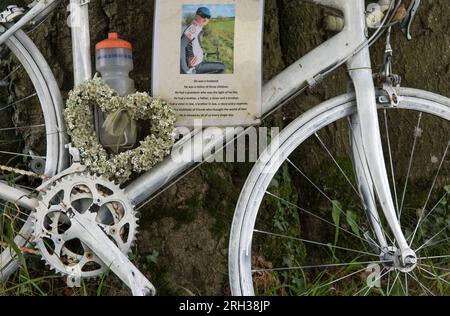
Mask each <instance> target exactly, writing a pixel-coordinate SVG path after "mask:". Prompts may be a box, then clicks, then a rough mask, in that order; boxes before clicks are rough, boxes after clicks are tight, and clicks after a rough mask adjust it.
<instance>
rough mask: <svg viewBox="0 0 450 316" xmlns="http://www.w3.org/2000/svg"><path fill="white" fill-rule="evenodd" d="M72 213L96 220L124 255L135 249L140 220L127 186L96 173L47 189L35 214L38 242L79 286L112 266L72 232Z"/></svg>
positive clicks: (57, 267)
mask: <svg viewBox="0 0 450 316" xmlns="http://www.w3.org/2000/svg"><path fill="white" fill-rule="evenodd" d="M70 212H77V213H78V214H80V215H81V216H86V217H87V218H89V219H91V220H95V221H96V223H97V224H98V225H99V226H100V228H101V229H102V230H103V232H104V233H105V234H106V235H107V236H108V237H109V238H110V239H111V240H112V241H113V242H114V243H115V244H116V246H117V247H118V248H119V249H120V250H121V251H122V252H123V253H124V254H128V253H129V252H130V251H131V247H132V246H133V243H134V241H135V238H136V234H137V228H138V225H137V217H136V212H135V211H134V208H133V205H132V204H131V203H130V201H129V200H128V198H127V196H126V195H125V193H124V191H123V190H122V189H120V187H119V186H117V185H116V184H114V183H112V182H110V181H108V180H106V179H103V178H100V177H97V176H94V175H90V174H87V173H74V174H70V175H67V176H65V177H63V178H61V179H59V180H58V181H56V182H55V183H54V184H53V185H51V186H50V187H48V188H47V189H46V190H45V191H44V192H42V193H41V195H40V196H39V206H38V207H37V208H36V210H35V212H34V214H33V216H34V236H35V245H36V246H35V247H36V249H37V250H38V251H39V253H40V254H41V256H42V258H43V260H44V261H45V263H46V264H47V265H48V266H49V267H50V269H52V270H55V272H56V273H59V274H61V275H65V276H68V284H69V285H79V282H78V281H79V280H81V279H85V278H96V277H99V276H101V275H102V274H104V273H105V272H106V271H107V270H108V267H106V266H105V264H104V263H103V262H102V261H101V260H100V259H99V258H98V257H97V256H96V254H95V253H93V252H92V251H91V250H90V249H89V247H87V246H86V245H85V244H84V243H83V241H82V240H80V239H79V238H73V236H70V235H71V234H70V233H68V232H69V230H70V227H71V220H72V219H71V216H69V215H70V214H69V213H70Z"/></svg>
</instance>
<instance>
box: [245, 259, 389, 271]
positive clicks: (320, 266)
mask: <svg viewBox="0 0 450 316" xmlns="http://www.w3.org/2000/svg"><path fill="white" fill-rule="evenodd" d="M388 262H392V261H390V260H385V261H366V262H358V261H354V262H346V263H335V264H322V265H309V266H298V267H286V268H271V269H255V270H252V272H253V273H257V272H276V271H289V270H303V269H315V268H337V267H346V266H349V265H353V264H361V265H363V264H367V265H369V264H373V263H388Z"/></svg>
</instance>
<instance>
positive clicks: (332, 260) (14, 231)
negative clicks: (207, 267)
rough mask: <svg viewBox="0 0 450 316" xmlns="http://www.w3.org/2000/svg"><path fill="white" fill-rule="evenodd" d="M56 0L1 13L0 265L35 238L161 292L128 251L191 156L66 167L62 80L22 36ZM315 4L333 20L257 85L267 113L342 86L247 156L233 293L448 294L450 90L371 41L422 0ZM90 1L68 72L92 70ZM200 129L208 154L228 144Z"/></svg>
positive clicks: (84, 273)
mask: <svg viewBox="0 0 450 316" xmlns="http://www.w3.org/2000/svg"><path fill="white" fill-rule="evenodd" d="M59 2H60V1H58V0H36V1H34V2H33V3H31V4H30V5H29V6H28V7H26V8H18V7H9V8H8V10H7V11H5V12H3V15H2V16H1V20H0V45H2V46H1V47H2V49H1V56H2V67H1V74H2V79H3V80H1V81H0V85H1V86H2V89H3V92H2V95H3V94H6V96H4V97H3V100H2V102H3V103H2V105H1V107H0V112H2V114H4V115H2V116H1V118H0V123H1V124H3V127H1V128H0V133H1V141H0V146H1V147H0V164H1V166H0V169H1V170H2V179H1V182H0V200H1V208H2V217H1V225H0V229H1V230H0V236H1V239H0V247H1V257H0V278H1V279H2V280H6V279H7V278H8V277H9V276H10V275H11V274H12V273H13V272H14V271H16V269H17V268H18V267H19V261H20V260H22V258H23V256H22V255H21V253H32V254H35V252H36V251H35V250H34V248H32V247H31V246H35V247H37V249H38V255H41V256H42V257H43V259H44V260H45V261H46V263H47V264H48V265H50V267H51V268H52V269H54V270H55V271H56V272H58V273H61V274H63V275H65V276H67V281H68V283H69V285H71V286H75V285H78V284H79V283H80V281H81V280H82V279H84V278H90V277H96V276H100V275H102V274H103V273H104V272H105V271H107V270H108V269H110V270H112V271H113V272H114V273H115V274H116V275H117V276H118V277H119V278H120V279H121V280H122V281H123V282H124V283H126V284H127V285H128V286H129V287H130V289H131V290H132V292H133V294H135V295H144V294H155V288H154V286H153V285H152V284H151V283H150V281H148V280H147V278H146V277H145V276H144V275H143V274H142V273H141V272H140V271H139V270H138V269H137V268H136V267H135V266H134V265H133V264H132V262H130V260H129V259H128V256H127V254H128V252H129V251H130V248H131V246H132V244H133V241H134V239H135V234H136V228H137V225H136V211H137V210H139V209H140V208H141V207H142V206H143V205H145V204H146V203H148V202H149V201H150V200H152V199H153V198H154V197H155V196H157V194H156V193H157V192H159V191H160V190H162V189H164V188H166V187H167V186H168V185H170V184H172V183H174V182H175V181H176V180H177V179H178V178H179V177H180V176H182V175H183V174H184V173H185V172H187V171H189V170H190V169H192V168H195V167H196V166H198V165H196V164H195V163H194V162H191V163H179V162H175V161H173V160H171V158H167V159H166V160H165V161H164V162H162V163H161V164H159V165H157V166H156V167H155V168H153V169H152V170H151V171H149V172H148V173H146V174H144V175H143V176H141V177H140V178H138V179H137V180H135V181H133V182H131V183H130V184H128V185H127V186H126V187H125V188H119V187H118V186H117V185H115V184H114V183H112V182H110V181H107V180H105V179H102V178H99V177H97V176H93V175H90V174H89V173H88V172H87V169H86V167H85V166H83V165H82V164H80V161H79V157H78V155H77V151H76V150H75V149H72V150H71V154H72V164H71V165H70V167H69V154H68V150H67V148H66V145H67V144H68V143H69V139H68V137H67V134H66V132H65V128H64V121H63V118H62V111H63V102H62V98H61V94H60V91H59V88H58V85H57V84H56V80H55V78H54V76H53V74H52V71H51V69H50V68H49V66H48V65H47V63H46V61H45V59H44V58H43V57H42V55H41V54H40V52H39V51H38V49H37V48H36V47H35V45H34V44H33V43H32V41H31V40H30V39H29V38H28V37H27V35H26V32H28V31H31V30H32V29H34V28H36V27H37V26H38V25H39V24H40V23H42V22H43V21H44V20H45V18H46V17H47V16H48V15H49V14H50V13H51V12H52V11H54V10H55V8H56V7H57V5H58V4H59ZM310 2H313V3H315V4H318V5H323V6H325V7H328V8H331V9H333V10H335V11H338V12H339V13H340V15H341V17H336V18H334V20H333V21H334V22H335V24H337V25H341V26H342V28H339V30H340V32H339V33H338V34H337V35H335V36H334V37H332V38H331V39H330V40H328V41H326V42H325V43H323V44H322V45H320V46H319V47H318V48H316V49H315V50H313V51H312V52H310V53H309V54H307V55H306V56H304V57H303V58H301V59H300V60H298V61H297V62H295V63H294V64H292V65H291V66H289V67H288V68H286V69H285V70H284V71H283V72H281V73H280V74H278V75H277V76H276V77H275V78H273V79H272V80H271V81H270V82H268V83H267V84H266V85H265V86H264V88H263V104H262V106H263V112H264V117H263V119H264V118H267V117H268V116H269V115H270V114H271V113H273V111H275V110H276V109H278V108H279V107H280V106H282V105H284V104H286V103H287V102H288V101H289V100H292V98H293V97H295V96H297V95H298V94H299V93H300V92H302V91H304V90H305V89H306V88H307V87H310V86H313V85H316V84H318V83H319V82H320V81H321V80H322V79H323V78H324V77H326V76H327V75H328V74H330V73H331V72H332V71H334V70H335V69H337V68H339V67H340V66H342V65H346V66H347V69H348V72H349V74H350V77H351V82H352V85H351V86H352V87H351V91H349V92H348V93H346V94H344V95H342V96H339V97H336V98H333V99H330V100H328V101H326V102H324V103H322V104H320V105H319V106H317V107H314V108H313V109H311V110H309V111H308V112H306V113H304V114H303V115H301V116H299V117H298V118H297V119H295V120H294V121H293V122H292V123H291V124H290V125H289V126H288V127H286V128H285V129H283V131H282V132H281V133H280V135H279V136H277V137H276V139H273V145H270V146H269V148H268V149H267V150H266V151H265V153H264V154H263V155H262V157H261V159H260V160H259V162H258V163H257V164H256V165H255V167H254V168H253V170H252V172H251V174H250V175H249V177H248V179H247V182H246V184H245V186H244V188H243V191H242V194H241V196H240V199H239V202H238V204H237V208H236V211H235V216H234V220H233V224H232V229H231V236H230V244H229V278H230V287H231V291H232V294H234V295H255V294H263V295H268V294H275V295H348V294H354V295H369V294H371V295H372V294H373V295H378V294H381V295H383V294H384V295H392V294H404V295H408V294H410V295H448V294H449V271H450V265H449V254H448V249H449V238H450V236H449V234H450V228H449V224H450V217H449V205H450V204H449V203H448V202H449V201H448V198H449V192H450V187H449V186H448V185H449V184H450V173H449V163H448V162H449V160H448V151H449V135H450V133H449V131H450V124H449V121H450V99H449V98H447V97H443V96H439V95H436V94H433V93H430V92H426V91H422V90H417V89H408V88H400V87H399V83H400V80H399V77H398V76H396V75H394V74H393V73H392V72H391V58H392V49H391V46H390V43H389V36H388V45H387V47H386V54H385V55H386V60H385V65H384V69H383V71H382V72H381V73H380V74H378V75H377V76H376V80H375V83H374V76H373V72H372V66H371V62H370V52H369V47H370V45H371V44H373V43H374V42H375V41H376V40H377V39H378V38H379V37H380V36H381V35H382V34H383V33H386V32H387V33H388V35H389V34H390V32H391V28H392V27H393V26H394V24H400V25H401V27H402V29H403V30H404V31H405V33H406V34H407V35H408V36H409V28H410V26H411V23H412V21H413V18H414V15H415V13H416V11H417V9H418V7H419V4H420V1H419V0H413V1H399V0H387V1H386V0H381V1H380V2H379V6H378V8H381V9H380V10H375V11H372V10H369V11H368V10H366V7H365V1H364V0H310ZM88 3H89V1H85V0H71V1H70V5H71V9H72V12H74V13H73V14H76V19H77V21H79V22H81V23H79V24H77V25H76V27H75V26H73V27H72V42H73V64H74V72H75V80H74V81H75V84H79V83H81V82H83V81H85V80H88V79H91V78H92V70H91V62H90V61H91V56H90V46H89V42H90V38H89V23H88ZM405 4H406V7H405V9H406V13H405V15H404V16H402V18H401V19H400V20H399V21H396V20H395V16H396V15H397V13H398V12H399V11H398V9H399V8H401V6H402V5H403V6H405ZM372 8H373V6H372ZM380 13H381V14H380ZM369 28H370V29H373V32H372V35H371V36H370V37H369V35H368V34H369V32H368V29H369ZM38 108H39V109H40V111H39V112H40V113H39V114H36V112H37V111H36V109H38ZM437 129H439V130H440V132H439V133H437V134H435V133H433V132H434V131H436V130H437ZM198 132H199V131H192V135H191V136H192V137H194V136H195V135H196V134H197V133H198ZM226 136H227V137H229V136H230V135H226ZM238 136H242V135H238ZM194 139H196V141H194V142H193V143H192V144H191V146H194V147H196V146H199V147H200V146H202V148H203V150H204V151H205V152H211V150H210V149H211V148H216V147H217V144H221V145H224V142H225V139H219V140H217V142H216V143H212V142H211V141H210V140H209V139H199V138H195V137H194ZM175 146H178V145H175ZM194 152H196V153H198V151H196V150H194ZM193 158H195V159H194V160H193V161H198V157H193ZM294 189H295V190H294ZM30 245H31V246H30Z"/></svg>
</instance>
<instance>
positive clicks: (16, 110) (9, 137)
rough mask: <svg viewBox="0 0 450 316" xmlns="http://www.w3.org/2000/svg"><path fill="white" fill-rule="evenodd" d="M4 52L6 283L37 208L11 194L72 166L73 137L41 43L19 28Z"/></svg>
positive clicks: (1, 132)
mask: <svg viewBox="0 0 450 316" xmlns="http://www.w3.org/2000/svg"><path fill="white" fill-rule="evenodd" d="M0 28H3V26H0ZM3 30H4V28H3ZM0 54H1V60H0V113H1V115H0V165H1V172H0V182H1V183H0V184H2V186H1V190H0V209H1V211H0V281H4V280H5V279H6V278H8V277H9V276H10V275H11V273H13V272H14V271H15V270H16V269H17V267H18V262H17V253H16V251H15V250H13V248H16V246H17V247H18V248H16V249H21V248H22V250H23V251H25V252H26V249H23V247H25V246H26V245H27V242H28V239H29V237H30V234H31V221H30V220H29V214H30V212H31V211H32V210H29V209H25V208H23V207H19V206H18V205H17V203H16V202H17V201H15V200H13V199H11V196H17V192H23V194H24V195H27V194H31V193H32V192H33V191H34V190H35V189H36V188H37V187H38V186H39V185H40V184H41V183H42V179H43V178H45V177H51V176H53V175H55V174H57V173H58V172H59V171H61V170H63V169H64V168H66V167H67V166H66V164H67V162H66V158H67V157H66V151H65V148H64V145H65V143H67V139H66V134H65V132H64V130H65V128H64V123H63V116H62V110H63V109H62V97H61V94H60V91H59V88H58V85H57V83H56V80H55V78H54V76H53V74H52V72H51V70H50V68H49V66H48V65H47V63H46V61H45V59H44V57H43V56H42V55H41V53H40V52H39V50H38V49H37V47H36V46H35V45H34V44H33V42H32V41H31V40H30V39H29V38H28V37H27V36H26V35H25V33H24V32H22V31H18V32H16V33H15V34H14V36H12V37H11V38H10V39H9V40H8V41H7V42H6V44H5V45H4V46H2V47H1V48H0ZM11 192H16V193H11ZM13 244H14V245H13ZM11 246H14V247H11ZM31 252H32V251H31Z"/></svg>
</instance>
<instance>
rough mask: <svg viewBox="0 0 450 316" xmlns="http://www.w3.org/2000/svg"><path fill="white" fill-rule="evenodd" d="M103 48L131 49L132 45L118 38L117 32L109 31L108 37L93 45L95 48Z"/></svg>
mask: <svg viewBox="0 0 450 316" xmlns="http://www.w3.org/2000/svg"><path fill="white" fill-rule="evenodd" d="M105 48H128V49H132V48H133V46H132V45H131V43H130V42H127V41H124V40H123V39H120V38H119V34H117V33H109V34H108V39H106V40H104V41H101V42H100V43H98V44H97V45H95V49H96V50H99V49H105Z"/></svg>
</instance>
